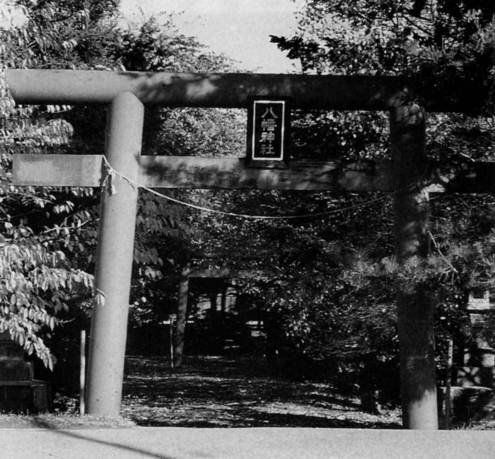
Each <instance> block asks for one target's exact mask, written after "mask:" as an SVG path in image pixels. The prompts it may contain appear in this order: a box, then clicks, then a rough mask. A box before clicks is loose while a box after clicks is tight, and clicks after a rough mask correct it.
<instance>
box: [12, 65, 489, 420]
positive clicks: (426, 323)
mask: <svg viewBox="0 0 495 459" xmlns="http://www.w3.org/2000/svg"><path fill="white" fill-rule="evenodd" d="M6 77H7V83H8V86H9V88H10V91H11V93H12V95H13V97H14V99H15V100H16V102H17V103H22V104H45V103H46V104H91V103H96V104H111V108H110V121H109V126H108V132H109V139H108V142H107V147H106V152H105V156H106V160H107V161H108V162H109V163H110V164H111V166H112V167H113V168H114V169H115V170H116V171H118V173H119V174H122V175H125V176H126V177H129V178H132V179H133V180H136V181H137V182H138V183H146V184H147V185H150V186H153V187H169V188H171V187H201V188H265V189H271V188H275V189H306V190H311V189H318V190H322V189H329V190H352V191H366V190H386V191H391V190H395V191H396V192H395V198H394V199H395V215H396V233H397V255H398V257H399V259H400V260H405V259H407V258H408V257H410V256H413V255H424V248H425V246H426V244H425V241H424V236H425V233H426V224H427V221H426V214H427V213H426V212H425V208H426V205H427V200H426V194H425V193H423V192H422V191H421V190H419V189H418V187H417V186H416V185H417V184H418V183H419V182H420V178H421V179H423V178H424V177H422V175H421V174H422V173H423V172H424V158H425V151H424V150H425V118H424V117H425V111H424V109H426V110H430V111H460V112H463V111H472V110H474V109H475V108H476V107H477V105H478V101H479V94H478V91H477V89H476V88H474V89H473V88H469V87H466V86H464V87H463V90H459V91H458V92H456V94H450V93H441V92H439V91H436V92H435V97H434V98H433V99H432V98H428V97H426V96H425V95H424V94H423V96H421V91H419V92H418V90H417V89H415V87H416V85H415V84H414V83H413V82H412V81H410V80H405V79H404V78H395V77H370V76H354V77H345V76H331V75H327V76H325V75H323V76H321V75H320V76H309V75H260V74H191V73H188V74H170V73H157V74H150V73H139V72H103V71H71V70H7V71H6ZM418 94H419V99H420V100H422V105H423V107H420V106H418V105H416V104H414V103H412V99H413V96H416V95H418ZM253 96H270V97H274V98H289V99H290V102H291V106H292V107H293V108H321V109H329V110H387V111H389V112H390V114H391V116H390V123H391V141H392V153H393V160H392V162H391V163H390V164H388V165H387V166H385V165H383V166H380V169H379V170H378V171H374V173H372V174H371V175H370V174H369V171H364V172H363V171H362V170H356V171H352V170H351V171H350V172H349V171H347V172H345V173H343V175H342V173H341V172H340V171H337V170H336V169H335V167H334V166H332V165H329V164H328V163H326V165H314V164H313V165H310V168H309V169H308V168H305V167H301V166H300V165H293V166H291V167H289V168H288V169H287V170H281V171H280V170H279V171H262V170H257V171H250V170H248V169H247V168H246V167H245V166H244V163H243V162H242V161H239V160H230V161H229V160H227V161H226V160H223V159H218V160H213V159H212V160H210V159H205V160H203V159H200V158H186V159H184V158H180V159H177V158H174V157H172V158H159V159H158V158H156V157H154V158H150V157H145V156H144V157H142V156H140V150H141V137H142V124H143V111H144V104H155V105H166V106H170V107H185V106H193V107H225V108H231V107H241V108H242V107H244V108H247V104H248V101H249V99H250V98H251V97H253ZM45 161H47V163H46V164H45V165H43V164H44V162H45ZM205 161H206V162H205ZM40 167H41V169H40ZM53 167H55V168H56V169H55V170H56V171H57V173H56V174H54V173H53ZM311 167H312V169H311ZM420 168H421V171H420V170H419V169H420ZM40 170H44V171H45V172H46V174H43V175H42V176H40ZM489 170H490V171H491V170H493V165H490V166H489ZM483 171H485V172H483ZM483 171H482V172H481V173H480V176H482V177H484V176H486V169H483ZM202 172H205V174H203V173H202ZM14 177H15V183H16V184H19V185H28V184H29V185H33V184H36V185H45V186H50V185H57V184H59V182H60V180H62V182H63V184H64V185H66V186H67V185H69V186H70V185H73V186H99V185H101V182H102V180H106V179H107V178H108V176H106V175H105V174H104V173H103V172H102V157H101V156H97V155H95V156H94V157H84V158H82V157H77V156H76V155H68V156H63V157H62V158H60V157H57V155H55V156H54V155H47V156H44V155H43V156H42V157H39V158H35V157H33V155H23V156H21V157H17V158H15V160H14ZM61 177H62V178H61ZM471 182H472V181H471ZM113 185H114V186H115V190H116V193H111V192H109V190H108V187H107V188H106V190H107V191H106V193H104V196H103V199H102V210H101V223H100V233H99V244H98V251H97V266H96V277H95V282H96V288H97V291H98V292H99V294H100V296H101V297H102V298H104V301H102V302H97V303H96V305H95V311H94V315H93V321H92V332H91V337H90V363H89V378H88V394H87V397H88V412H89V413H91V414H96V415H117V414H118V413H119V408H120V402H121V390H122V380H123V363H124V352H125V340H126V333H127V330H126V324H127V310H128V301H129V290H130V276H131V268H132V251H133V243H134V226H135V217H136V199H137V190H136V189H135V188H134V187H133V186H132V185H131V184H129V183H128V182H127V181H126V180H123V179H121V177H118V176H117V177H114V178H113ZM446 188H447V189H448V188H449V186H448V184H447V186H446ZM488 188H489V190H491V191H492V188H493V184H491V183H490V184H489V186H488ZM397 190H402V191H400V192H398V191H397ZM398 315H399V338H400V342H401V385H402V400H403V410H404V425H405V426H406V427H408V428H413V429H436V428H437V426H438V424H437V406H436V381H435V362H434V342H433V319H432V306H431V304H430V302H429V301H428V299H426V298H419V297H415V298H412V297H410V296H409V297H408V296H405V295H403V296H402V297H401V298H399V299H398Z"/></svg>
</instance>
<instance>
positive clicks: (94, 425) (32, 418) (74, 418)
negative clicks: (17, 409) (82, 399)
mask: <svg viewBox="0 0 495 459" xmlns="http://www.w3.org/2000/svg"><path fill="white" fill-rule="evenodd" d="M134 426H135V424H134V422H132V421H130V420H128V419H125V418H122V417H101V416H89V415H85V416H78V415H73V414H52V413H45V414H37V415H29V414H8V413H5V414H0V428H1V429H6V428H12V429H54V430H63V429H115V428H123V427H134Z"/></svg>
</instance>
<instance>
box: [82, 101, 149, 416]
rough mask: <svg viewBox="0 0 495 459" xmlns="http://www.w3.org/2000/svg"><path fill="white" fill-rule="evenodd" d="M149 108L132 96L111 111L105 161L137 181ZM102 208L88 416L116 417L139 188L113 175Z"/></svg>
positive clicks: (92, 324) (123, 356) (122, 369)
mask: <svg viewBox="0 0 495 459" xmlns="http://www.w3.org/2000/svg"><path fill="white" fill-rule="evenodd" d="M143 119H144V106H143V104H142V103H141V101H140V100H139V99H138V98H137V97H136V96H135V95H134V94H132V93H130V92H123V93H121V94H119V95H117V96H116V97H115V99H114V100H113V102H112V104H111V107H110V116H109V119H108V125H107V142H106V153H105V156H106V158H107V160H108V162H109V163H110V164H111V165H112V167H114V168H115V169H116V170H118V171H119V172H121V173H122V174H123V175H125V176H126V177H129V178H130V179H131V180H134V181H135V180H136V179H137V174H138V170H139V167H138V159H139V158H138V157H139V155H140V153H141V142H142V132H143ZM110 179H111V180H112V183H111V184H108V185H109V186H107V187H105V190H104V191H103V196H102V204H101V213H100V215H101V222H100V230H99V237H98V249H97V254H96V274H95V287H96V293H97V298H99V299H100V301H96V305H95V308H94V312H93V318H92V323H91V336H90V348H89V368H88V370H89V372H88V375H89V378H88V392H87V407H88V414H93V415H99V416H116V415H118V413H119V412H120V402H121V397H122V382H123V375H124V358H125V344H126V336H127V317H128V310H129V294H130V285H131V273H132V261H133V251H134V232H135V224H136V208H137V198H138V189H137V188H136V187H134V186H133V185H131V183H129V182H128V181H126V180H125V179H123V178H121V177H118V176H113V177H112V176H110Z"/></svg>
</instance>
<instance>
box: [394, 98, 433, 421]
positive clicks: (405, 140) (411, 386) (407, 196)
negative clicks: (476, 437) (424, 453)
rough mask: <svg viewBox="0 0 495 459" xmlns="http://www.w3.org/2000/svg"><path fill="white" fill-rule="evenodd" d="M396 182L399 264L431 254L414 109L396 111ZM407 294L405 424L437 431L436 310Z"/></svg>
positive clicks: (402, 308)
mask: <svg viewBox="0 0 495 459" xmlns="http://www.w3.org/2000/svg"><path fill="white" fill-rule="evenodd" d="M390 131H391V132H390V135H391V141H392V155H393V158H392V161H393V167H394V177H395V189H396V191H395V199H394V211H395V227H396V228H395V230H396V253H397V258H398V260H399V263H404V262H406V261H407V260H408V259H410V258H411V257H413V256H419V257H425V256H426V255H427V253H428V238H427V216H428V195H427V193H425V192H424V191H423V190H422V189H421V185H420V182H421V176H422V174H423V173H424V165H425V114H424V112H423V110H422V108H421V107H419V106H418V105H415V104H404V105H400V106H398V107H396V108H394V109H393V110H392V111H391V126H390ZM418 290H419V289H416V288H414V287H412V288H411V290H408V289H405V290H403V291H402V292H401V294H400V295H399V297H398V299H397V302H398V305H397V314H398V333H399V342H400V369H401V397H402V410H403V424H404V427H406V428H409V429H438V412H437V393H436V378H435V338H434V330H433V323H434V322H433V312H434V307H433V304H432V302H431V300H430V298H429V297H428V294H427V293H426V292H424V291H418Z"/></svg>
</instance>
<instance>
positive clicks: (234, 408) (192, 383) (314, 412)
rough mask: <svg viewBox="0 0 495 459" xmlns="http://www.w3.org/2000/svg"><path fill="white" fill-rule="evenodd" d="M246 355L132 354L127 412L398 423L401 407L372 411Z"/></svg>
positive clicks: (234, 420) (218, 422)
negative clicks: (174, 358)
mask: <svg viewBox="0 0 495 459" xmlns="http://www.w3.org/2000/svg"><path fill="white" fill-rule="evenodd" d="M266 370H267V369H266V368H263V367H261V366H260V365H253V363H252V362H249V361H246V360H244V361H240V362H236V361H233V360H228V359H225V358H219V357H209V358H207V357H204V358H199V357H198V358H192V359H187V360H186V361H185V365H184V366H183V368H181V369H179V370H172V369H170V368H169V365H168V362H167V360H166V359H164V358H147V359H143V358H139V357H129V358H128V360H127V376H126V380H125V384H124V400H123V404H122V415H123V416H124V417H126V418H128V419H131V420H132V421H134V422H135V423H137V424H138V425H141V426H182V427H356V428H382V429H383V428H399V427H400V413H399V412H398V411H397V410H395V411H385V412H384V413H383V414H382V415H380V416H375V415H371V414H367V413H363V412H362V411H360V406H359V403H358V401H357V400H355V399H352V398H346V397H342V396H340V395H338V394H337V393H336V392H335V390H334V389H332V387H331V386H330V385H328V384H324V383H308V382H294V381H289V380H286V379H280V378H273V377H269V376H266V374H267V371H266Z"/></svg>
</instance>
